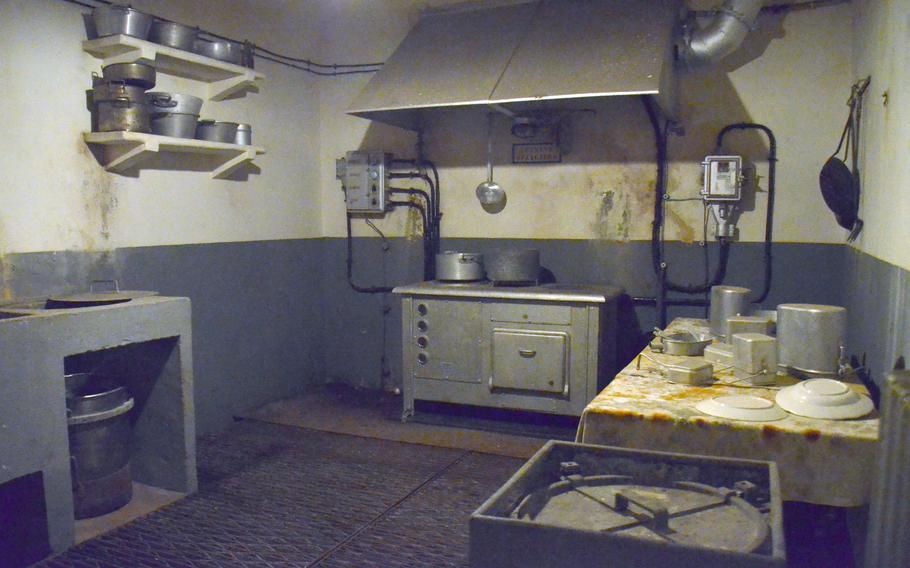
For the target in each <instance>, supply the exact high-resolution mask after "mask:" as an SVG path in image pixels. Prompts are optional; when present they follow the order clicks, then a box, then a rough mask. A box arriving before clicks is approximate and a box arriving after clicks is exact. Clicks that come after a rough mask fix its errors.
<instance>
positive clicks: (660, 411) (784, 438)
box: [578, 318, 879, 507]
mask: <svg viewBox="0 0 910 568" xmlns="http://www.w3.org/2000/svg"><path fill="white" fill-rule="evenodd" d="M669 329H670V330H671V331H672V330H706V329H707V323H706V322H705V321H704V320H696V319H688V318H680V319H678V320H675V321H674V322H673V323H672V324H671V325H670V327H669ZM643 353H645V354H646V355H647V356H648V357H650V358H651V359H654V360H656V361H660V362H667V363H671V362H678V361H682V360H685V359H691V358H689V357H678V356H672V355H663V354H658V353H651V352H650V350H649V349H647V348H646V350H645V351H644V352H643ZM638 360H639V358H638V357H636V360H633V361H632V362H631V363H630V364H629V365H628V366H626V368H625V369H623V370H622V371H621V372H620V373H619V374H618V375H617V376H616V377H615V378H614V379H613V381H612V382H611V383H610V384H609V385H608V386H607V387H606V388H605V389H604V390H603V391H601V393H600V394H598V395H597V397H595V398H594V400H592V401H591V403H590V404H588V406H587V407H586V408H585V411H584V414H583V415H582V419H581V422H580V424H579V427H578V441H579V442H584V443H591V444H604V445H612V446H621V447H630V448H640V449H651V450H663V451H672V452H681V453H687V454H699V455H718V456H726V457H738V458H748V459H760V460H770V461H775V462H777V465H778V468H779V471H780V476H781V490H782V494H783V497H784V499H786V500H791V501H804V502H809V503H816V504H822V505H834V506H841V507H848V506H859V505H862V504H864V503H866V502H868V495H869V481H870V477H871V476H870V475H869V470H870V468H872V467H874V458H875V448H876V443H877V440H878V426H879V419H878V413H877V412H876V411H873V412H872V413H871V414H869V415H867V416H865V417H863V418H860V419H855V420H821V419H814V418H804V417H800V416H795V415H792V414H790V415H788V416H787V417H786V418H784V419H782V420H777V421H774V422H745V421H739V420H730V419H725V418H717V417H713V416H708V415H706V414H702V413H701V412H699V411H698V410H696V409H695V405H696V404H697V403H698V402H700V401H702V400H706V399H710V398H714V397H717V396H724V395H730V394H748V395H753V396H759V397H762V398H766V399H768V400H772V401H773V400H774V395H775V394H776V393H777V390H778V389H779V388H780V387H782V386H786V385H788V384H793V383H795V382H797V379H795V378H793V377H789V376H780V375H779V376H778V384H777V385H776V388H775V387H769V388H762V387H753V386H749V385H743V384H741V383H740V384H724V382H728V381H732V380H733V375H732V370H722V368H721V367H720V366H717V365H716V366H715V368H717V369H719V372H716V373H715V375H714V377H715V380H716V381H717V382H715V384H713V385H710V386H689V385H681V384H675V383H671V382H669V381H667V380H666V378H664V377H663V375H662V374H661V372H660V367H659V365H657V364H656V363H654V362H653V361H650V360H648V359H646V358H644V357H642V358H641V359H640V367H639V368H637V361H638ZM853 381H856V379H855V378H854V379H853ZM848 382H849V380H848ZM850 386H851V388H853V389H856V390H857V391H858V392H861V393H864V394H867V391H866V389H865V387H864V386H863V385H862V384H859V383H858V381H857V382H852V383H850Z"/></svg>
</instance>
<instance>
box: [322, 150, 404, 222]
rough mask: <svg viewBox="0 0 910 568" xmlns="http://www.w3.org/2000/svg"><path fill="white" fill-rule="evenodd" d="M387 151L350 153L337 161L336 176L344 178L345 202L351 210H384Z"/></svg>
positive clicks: (386, 189)
mask: <svg viewBox="0 0 910 568" xmlns="http://www.w3.org/2000/svg"><path fill="white" fill-rule="evenodd" d="M391 160H392V155H391V154H389V153H387V152H360V151H354V152H348V153H347V154H345V157H344V158H340V159H338V160H335V177H336V178H338V179H339V180H341V189H342V190H343V191H344V203H345V207H346V208H347V210H348V212H350V213H385V212H386V210H387V209H388V199H389V192H388V186H389V163H390V162H391Z"/></svg>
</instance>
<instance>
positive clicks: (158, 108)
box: [146, 91, 202, 138]
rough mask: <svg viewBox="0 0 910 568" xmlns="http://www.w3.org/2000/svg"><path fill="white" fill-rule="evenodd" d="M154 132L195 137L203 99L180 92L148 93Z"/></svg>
mask: <svg viewBox="0 0 910 568" xmlns="http://www.w3.org/2000/svg"><path fill="white" fill-rule="evenodd" d="M146 97H147V99H148V104H149V108H150V110H151V113H152V114H151V128H152V132H153V133H154V134H160V135H162V136H172V137H175V138H195V137H196V127H197V125H198V121H199V112H200V110H201V109H202V99H200V98H199V97H194V96H192V95H183V94H179V93H165V92H160V91H158V92H152V93H147V94H146Z"/></svg>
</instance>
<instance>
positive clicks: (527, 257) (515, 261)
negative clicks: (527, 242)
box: [485, 249, 540, 284]
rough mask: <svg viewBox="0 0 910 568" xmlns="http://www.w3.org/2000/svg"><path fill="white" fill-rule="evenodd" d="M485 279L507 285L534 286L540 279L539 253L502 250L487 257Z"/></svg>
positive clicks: (531, 250)
mask: <svg viewBox="0 0 910 568" xmlns="http://www.w3.org/2000/svg"><path fill="white" fill-rule="evenodd" d="M485 264H486V269H487V278H489V279H490V280H492V281H493V282H503V283H507V284H536V283H537V281H538V279H539V278H540V251H538V250H535V249H529V250H502V251H496V252H494V253H491V254H488V255H487V260H486V263H485Z"/></svg>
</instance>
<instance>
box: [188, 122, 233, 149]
mask: <svg viewBox="0 0 910 568" xmlns="http://www.w3.org/2000/svg"><path fill="white" fill-rule="evenodd" d="M238 126H240V125H239V124H237V123H236V122H224V121H221V120H200V121H199V124H198V125H197V126H196V138H197V139H199V140H208V141H209V142H224V143H227V144H234V143H235V141H236V140H237V127H238Z"/></svg>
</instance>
